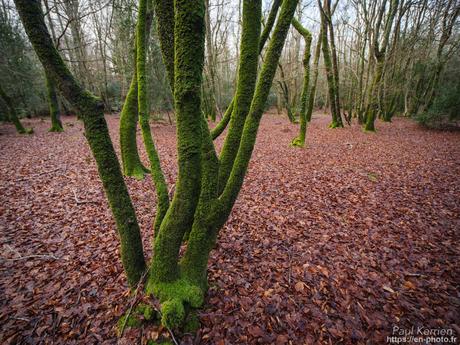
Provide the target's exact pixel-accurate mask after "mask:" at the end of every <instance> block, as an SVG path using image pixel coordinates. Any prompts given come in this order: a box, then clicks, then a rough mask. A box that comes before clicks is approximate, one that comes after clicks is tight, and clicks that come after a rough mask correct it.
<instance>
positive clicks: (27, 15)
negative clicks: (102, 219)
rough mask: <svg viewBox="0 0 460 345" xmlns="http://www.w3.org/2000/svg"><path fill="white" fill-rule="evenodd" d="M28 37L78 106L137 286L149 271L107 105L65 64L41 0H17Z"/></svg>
mask: <svg viewBox="0 0 460 345" xmlns="http://www.w3.org/2000/svg"><path fill="white" fill-rule="evenodd" d="M15 4H16V8H17V9H18V12H19V16H20V18H21V21H22V23H23V25H24V28H25V30H26V33H27V35H28V36H29V39H30V41H31V43H32V45H33V47H34V50H35V52H36V53H37V55H38V58H39V59H40V61H41V63H42V64H43V67H44V68H45V71H46V73H48V74H49V75H50V78H53V80H55V81H56V86H57V87H58V89H59V91H60V93H61V94H62V95H63V96H64V97H65V98H66V99H67V100H68V101H69V102H70V103H71V104H72V106H74V107H75V108H76V109H77V111H78V113H79V115H80V118H81V119H82V120H83V124H84V127H85V136H86V139H87V141H88V144H89V146H90V149H91V151H92V153H93V156H94V158H95V160H96V163H97V167H98V172H99V176H100V178H101V180H102V184H103V186H104V190H105V193H106V195H107V199H108V201H109V205H110V208H111V210H112V213H113V215H114V218H115V221H116V224H117V229H118V233H119V235H120V242H121V259H122V262H123V267H124V270H125V272H126V276H127V278H128V282H129V284H130V285H131V286H136V284H137V283H138V281H139V279H140V278H141V276H142V274H143V272H144V270H145V260H144V254H143V247H142V239H141V235H140V230H139V225H138V223H137V219H136V213H135V211H134V207H133V205H132V203H131V199H130V197H129V194H128V190H127V188H126V185H125V182H124V179H123V175H122V174H121V169H120V164H119V162H118V159H117V156H116V154H115V150H114V148H113V145H112V141H111V139H110V136H109V131H108V128H107V123H106V121H105V118H104V113H103V104H102V103H101V102H99V101H98V100H97V98H96V97H94V96H93V95H92V94H91V93H90V92H88V91H87V90H84V89H83V88H81V86H80V84H79V83H77V82H76V81H75V79H74V77H73V76H72V74H71V73H70V71H69V70H68V68H67V66H66V65H65V63H64V62H63V61H62V58H61V57H60V55H59V53H58V52H57V50H56V48H55V47H54V45H53V42H52V40H51V37H50V35H49V33H48V30H47V28H46V26H45V22H44V16H43V12H42V9H41V6H40V1H39V0H15Z"/></svg>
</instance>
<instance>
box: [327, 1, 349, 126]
mask: <svg viewBox="0 0 460 345" xmlns="http://www.w3.org/2000/svg"><path fill="white" fill-rule="evenodd" d="M337 4H338V1H337V2H336V3H335V6H337ZM323 9H324V12H325V13H324V14H325V19H326V23H327V28H328V32H329V40H330V42H331V44H330V47H331V57H332V70H333V74H334V87H335V89H334V101H335V109H336V112H337V116H338V118H339V119H340V120H338V123H339V127H343V121H342V111H341V106H340V80H339V63H338V59H337V49H336V47H335V35H334V26H333V25H332V14H333V12H335V8H334V9H333V10H331V0H325V1H324V8H323ZM345 118H346V117H345Z"/></svg>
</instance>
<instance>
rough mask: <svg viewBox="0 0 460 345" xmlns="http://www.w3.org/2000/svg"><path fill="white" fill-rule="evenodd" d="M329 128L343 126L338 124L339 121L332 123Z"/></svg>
mask: <svg viewBox="0 0 460 345" xmlns="http://www.w3.org/2000/svg"><path fill="white" fill-rule="evenodd" d="M328 127H329V128H343V124H341V123H339V122H337V121H332V122H331V123H330V124H329V126H328Z"/></svg>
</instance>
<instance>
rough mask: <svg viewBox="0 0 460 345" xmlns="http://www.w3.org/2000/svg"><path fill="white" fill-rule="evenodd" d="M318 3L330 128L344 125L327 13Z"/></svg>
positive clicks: (325, 2) (326, 0)
mask: <svg viewBox="0 0 460 345" xmlns="http://www.w3.org/2000/svg"><path fill="white" fill-rule="evenodd" d="M328 1H329V0H324V6H328ZM318 5H319V7H320V12H321V31H322V37H321V39H322V44H321V46H322V50H323V59H324V66H325V68H326V77H327V85H328V92H329V104H330V107H331V113H332V122H331V124H330V125H329V127H330V128H336V127H343V122H342V117H341V115H340V112H339V110H338V109H337V102H336V101H337V85H336V83H335V77H334V70H333V67H332V60H331V51H330V47H329V42H328V38H327V36H328V35H327V32H328V28H327V18H326V13H325V12H324V9H323V6H322V5H321V2H320V0H318Z"/></svg>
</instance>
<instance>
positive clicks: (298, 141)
mask: <svg viewBox="0 0 460 345" xmlns="http://www.w3.org/2000/svg"><path fill="white" fill-rule="evenodd" d="M290 146H292V147H299V148H302V147H305V139H302V138H300V137H295V138H294V139H292V141H291V145H290Z"/></svg>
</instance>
